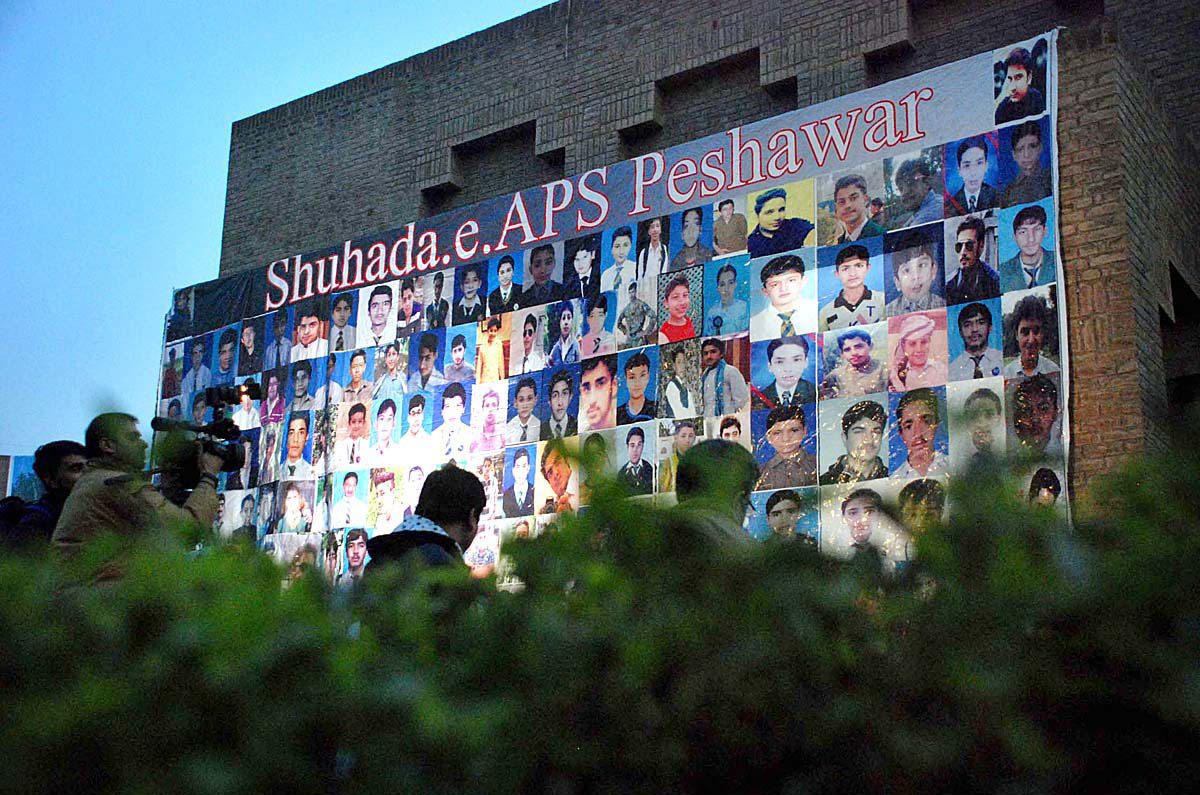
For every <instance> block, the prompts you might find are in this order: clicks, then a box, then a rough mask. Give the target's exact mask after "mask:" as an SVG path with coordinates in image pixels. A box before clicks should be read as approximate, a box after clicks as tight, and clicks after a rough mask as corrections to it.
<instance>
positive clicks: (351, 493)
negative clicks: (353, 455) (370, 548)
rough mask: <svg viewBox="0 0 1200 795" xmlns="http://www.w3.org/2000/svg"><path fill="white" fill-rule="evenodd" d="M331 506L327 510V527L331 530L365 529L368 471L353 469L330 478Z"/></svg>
mask: <svg viewBox="0 0 1200 795" xmlns="http://www.w3.org/2000/svg"><path fill="white" fill-rule="evenodd" d="M332 480H333V484H334V485H333V489H332V494H333V504H332V505H331V506H330V510H329V526H330V527H333V528H338V529H340V528H343V527H366V526H367V499H368V495H369V494H370V492H371V477H370V470H369V469H354V470H350V471H348V472H339V473H337V474H336V475H333V476H332Z"/></svg>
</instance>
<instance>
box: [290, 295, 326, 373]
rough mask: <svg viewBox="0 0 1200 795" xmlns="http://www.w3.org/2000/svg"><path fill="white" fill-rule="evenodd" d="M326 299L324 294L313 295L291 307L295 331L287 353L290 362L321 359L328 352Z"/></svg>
mask: <svg viewBox="0 0 1200 795" xmlns="http://www.w3.org/2000/svg"><path fill="white" fill-rule="evenodd" d="M328 299H329V296H326V295H318V296H313V297H312V298H308V299H305V300H304V301H301V302H300V303H298V304H296V305H295V307H293V310H292V311H293V315H294V317H295V320H296V331H295V339H294V341H293V342H292V351H291V353H290V354H289V357H290V359H291V361H292V362H298V361H300V360H302V359H321V358H324V357H325V355H326V354H328V353H329V341H328V340H327V339H326V334H327V332H328V326H329V320H328V318H329V300H328Z"/></svg>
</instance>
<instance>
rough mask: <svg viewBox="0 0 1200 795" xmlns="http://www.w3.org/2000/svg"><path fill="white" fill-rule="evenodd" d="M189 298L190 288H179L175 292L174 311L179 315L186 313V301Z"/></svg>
mask: <svg viewBox="0 0 1200 795" xmlns="http://www.w3.org/2000/svg"><path fill="white" fill-rule="evenodd" d="M191 300H192V291H191V290H180V291H178V292H177V293H175V313H176V314H179V315H186V314H187V313H188V303H189V302H190V301H191Z"/></svg>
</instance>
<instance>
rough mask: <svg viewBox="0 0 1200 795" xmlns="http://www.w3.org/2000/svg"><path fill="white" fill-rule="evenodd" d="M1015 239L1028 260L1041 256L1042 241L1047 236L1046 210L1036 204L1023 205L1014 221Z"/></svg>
mask: <svg viewBox="0 0 1200 795" xmlns="http://www.w3.org/2000/svg"><path fill="white" fill-rule="evenodd" d="M1012 228H1013V239H1014V240H1016V242H1017V248H1019V249H1020V250H1021V254H1022V255H1023V256H1024V258H1025V259H1027V260H1030V261H1032V260H1034V259H1036V258H1037V257H1040V256H1041V249H1042V241H1043V240H1045V238H1046V211H1045V210H1043V209H1042V208H1041V207H1040V206H1038V205H1036V204H1031V205H1029V206H1028V207H1022V208H1021V209H1020V210H1019V211H1018V212H1017V215H1016V217H1015V218H1013V223H1012Z"/></svg>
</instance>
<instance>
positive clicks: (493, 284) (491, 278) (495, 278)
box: [479, 254, 521, 303]
mask: <svg viewBox="0 0 1200 795" xmlns="http://www.w3.org/2000/svg"><path fill="white" fill-rule="evenodd" d="M505 257H507V258H508V259H510V260H512V263H513V266H512V268H513V287H514V288H516V289H517V295H520V294H521V291H520V287H521V266H520V265H519V264H518V262H517V256H516V255H515V254H506V255H502V256H499V257H496V258H495V259H490V260H484V261H483V263H484V264H486V265H487V272H486V273H485V274H484V284H486V285H488V288H489V289H488V292H489V293H490V292H491V291H492V290H495V289H496V288H497V287H499V286H500V260H501V259H504V258H505ZM479 292H481V293H483V288H482V287H480V288H479ZM480 300H482V301H483V302H484V303H487V294H486V293H485V294H484V295H483V296H482V297H481V299H480Z"/></svg>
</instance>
